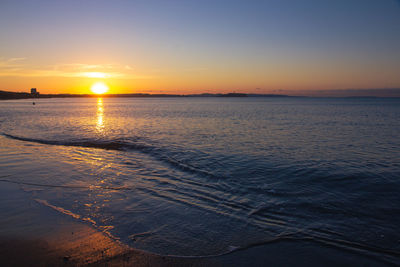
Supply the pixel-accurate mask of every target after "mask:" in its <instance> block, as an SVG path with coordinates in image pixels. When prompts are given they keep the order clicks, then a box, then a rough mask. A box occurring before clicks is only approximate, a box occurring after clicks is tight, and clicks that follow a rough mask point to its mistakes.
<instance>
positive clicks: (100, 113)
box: [96, 98, 104, 132]
mask: <svg viewBox="0 0 400 267" xmlns="http://www.w3.org/2000/svg"><path fill="white" fill-rule="evenodd" d="M96 129H97V131H99V132H103V130H104V108H103V99H102V98H98V99H97V123H96Z"/></svg>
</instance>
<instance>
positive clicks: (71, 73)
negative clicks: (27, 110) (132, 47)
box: [0, 57, 150, 79]
mask: <svg viewBox="0 0 400 267" xmlns="http://www.w3.org/2000/svg"><path fill="white" fill-rule="evenodd" d="M5 76H14V77H85V78H104V79H107V78H119V79H147V78H150V76H144V75H138V74H135V73H134V69H133V68H132V67H131V66H129V65H120V64H83V63H60V64H55V65H48V66H36V67H34V66H32V65H30V64H28V63H26V58H23V57H21V58H9V59H4V58H0V77H5Z"/></svg>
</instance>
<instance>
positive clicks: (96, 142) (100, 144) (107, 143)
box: [1, 133, 218, 179]
mask: <svg viewBox="0 0 400 267" xmlns="http://www.w3.org/2000/svg"><path fill="white" fill-rule="evenodd" d="M1 134H2V135H3V136H5V137H7V138H10V139H14V140H18V141H24V142H31V143H38V144H44V145H56V146H72V147H87V148H97V149H105V150H116V151H137V152H141V153H145V154H148V155H150V156H152V157H153V158H155V159H157V160H159V161H161V162H164V163H166V164H168V165H169V166H171V167H172V168H175V169H178V170H180V171H183V172H185V173H190V174H195V175H200V176H202V177H208V178H214V179H217V178H218V177H217V176H216V175H214V174H212V173H210V172H208V171H205V170H201V169H199V168H196V167H194V166H191V165H190V164H188V163H182V162H180V161H178V160H176V159H174V158H172V157H170V156H169V155H170V154H171V153H170V152H169V151H165V149H162V148H160V147H156V146H152V145H149V144H146V143H138V142H137V140H130V139H115V140H100V139H80V140H61V141H60V140H44V139H36V138H28V137H21V136H15V135H11V134H7V133H1Z"/></svg>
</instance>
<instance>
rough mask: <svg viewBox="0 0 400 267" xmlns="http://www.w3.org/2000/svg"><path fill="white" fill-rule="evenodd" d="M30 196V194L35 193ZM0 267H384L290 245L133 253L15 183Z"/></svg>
mask: <svg viewBox="0 0 400 267" xmlns="http://www.w3.org/2000/svg"><path fill="white" fill-rule="evenodd" d="M33 195H34V192H33ZM0 264H1V266H207V267H210V266H321V265H323V266H338V265H345V266H354V265H357V266H360V265H362V266H385V265H386V264H384V263H383V262H381V261H378V260H377V259H374V258H367V257H365V256H362V255H358V254H355V253H350V252H347V251H342V250H338V249H336V248H332V247H326V246H321V244H317V243H313V242H311V241H301V242H299V241H297V242H294V241H289V240H282V241H279V242H275V243H271V244H265V245H261V246H255V247H252V248H249V249H245V250H240V251H236V252H233V253H230V254H227V255H223V256H216V257H204V258H195V257H172V256H161V255H155V254H151V253H148V252H143V251H140V250H136V249H132V248H130V247H128V246H126V245H124V244H122V243H121V242H119V241H118V240H115V239H113V238H111V237H110V236H108V235H107V234H106V233H103V232H101V231H99V230H98V229H96V228H94V227H92V226H91V225H90V224H86V223H83V222H80V221H78V220H75V219H74V218H72V217H70V216H67V215H64V214H60V213H59V212H57V211H55V210H53V209H51V208H49V207H45V206H42V205H41V204H39V203H38V202H36V201H35V200H34V199H31V198H27V193H26V192H23V191H22V190H20V188H19V187H18V186H17V185H13V184H8V183H3V182H2V183H0Z"/></svg>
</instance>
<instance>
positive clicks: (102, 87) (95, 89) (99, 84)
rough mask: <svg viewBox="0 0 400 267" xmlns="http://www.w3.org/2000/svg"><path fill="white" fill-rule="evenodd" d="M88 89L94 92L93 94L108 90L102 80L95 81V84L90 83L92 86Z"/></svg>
mask: <svg viewBox="0 0 400 267" xmlns="http://www.w3.org/2000/svg"><path fill="white" fill-rule="evenodd" d="M90 90H91V91H92V92H93V93H94V94H98V95H101V94H104V93H107V91H108V86H107V85H106V84H105V83H102V82H97V83H95V84H93V85H92V87H91V88H90Z"/></svg>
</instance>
